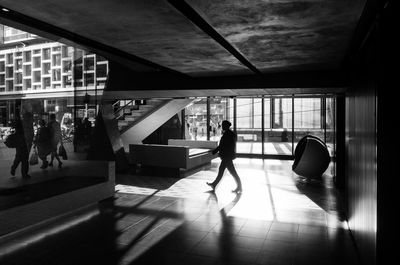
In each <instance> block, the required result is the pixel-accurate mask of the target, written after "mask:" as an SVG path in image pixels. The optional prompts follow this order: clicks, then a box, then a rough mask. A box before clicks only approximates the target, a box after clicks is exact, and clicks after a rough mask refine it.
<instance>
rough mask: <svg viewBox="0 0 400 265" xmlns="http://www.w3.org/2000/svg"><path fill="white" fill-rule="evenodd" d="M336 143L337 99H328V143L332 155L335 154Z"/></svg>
mask: <svg viewBox="0 0 400 265" xmlns="http://www.w3.org/2000/svg"><path fill="white" fill-rule="evenodd" d="M335 144H336V99H335V98H333V97H332V98H327V99H326V145H327V146H328V150H329V153H330V155H331V156H332V157H333V156H335Z"/></svg>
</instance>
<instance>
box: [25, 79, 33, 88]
mask: <svg viewBox="0 0 400 265" xmlns="http://www.w3.org/2000/svg"><path fill="white" fill-rule="evenodd" d="M31 87H32V82H31V80H30V79H24V89H25V90H28V89H31Z"/></svg>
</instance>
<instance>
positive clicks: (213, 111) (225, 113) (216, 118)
mask: <svg viewBox="0 0 400 265" xmlns="http://www.w3.org/2000/svg"><path fill="white" fill-rule="evenodd" d="M232 104H233V101H232V100H231V101H230V100H229V99H228V98H210V128H209V129H210V140H213V141H218V140H219V139H220V138H221V133H222V131H221V123H222V121H223V120H230V121H231V123H232V124H233V117H232V116H230V111H229V110H230V109H231V108H232V109H233V105H232ZM232 129H233V128H232Z"/></svg>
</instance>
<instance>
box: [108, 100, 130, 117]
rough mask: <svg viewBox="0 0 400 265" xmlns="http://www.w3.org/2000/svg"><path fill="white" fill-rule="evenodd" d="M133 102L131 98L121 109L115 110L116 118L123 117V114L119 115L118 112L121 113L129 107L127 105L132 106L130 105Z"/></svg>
mask: <svg viewBox="0 0 400 265" xmlns="http://www.w3.org/2000/svg"><path fill="white" fill-rule="evenodd" d="M120 101H121V100H119V101H117V102H120ZM117 102H116V103H117ZM132 102H133V99H131V100H130V101H129V102H128V103H127V104H125V105H124V106H122V107H120V108H119V109H117V110H116V111H115V112H114V116H115V118H116V119H119V118H120V117H122V116H123V114H121V115H118V113H120V112H121V111H123V110H124V109H125V108H127V106H130V105H131V104H132ZM116 103H114V104H113V106H114V105H115V104H116Z"/></svg>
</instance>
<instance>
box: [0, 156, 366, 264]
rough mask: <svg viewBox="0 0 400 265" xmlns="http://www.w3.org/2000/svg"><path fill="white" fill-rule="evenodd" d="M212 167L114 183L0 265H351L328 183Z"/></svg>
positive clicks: (247, 165)
mask: <svg viewBox="0 0 400 265" xmlns="http://www.w3.org/2000/svg"><path fill="white" fill-rule="evenodd" d="M218 163H219V161H218V159H216V160H214V161H213V163H212V164H211V166H210V167H209V168H205V169H204V170H202V171H199V172H197V173H195V174H193V175H190V176H188V177H186V178H182V179H177V178H168V176H164V177H148V176H147V177H138V176H128V175H120V176H118V183H119V184H118V185H117V186H116V191H117V192H116V195H115V198H114V199H110V200H106V201H103V202H102V203H101V204H100V207H99V209H97V208H96V209H92V210H91V211H85V212H84V213H82V214H80V215H76V216H73V217H70V218H69V219H68V220H65V221H64V222H63V223H62V224H60V223H57V224H54V225H52V226H48V227H47V229H46V230H45V231H44V230H43V231H40V233H38V234H36V235H30V236H29V237H24V238H18V239H15V240H13V242H11V243H7V244H4V246H3V247H1V248H0V251H1V252H2V254H0V255H2V258H0V264H2V265H3V264H132V265H133V264H296V265H298V264H359V263H358V261H357V255H356V251H355V248H354V246H353V244H352V241H351V237H350V234H349V232H348V230H347V228H346V223H345V222H344V221H343V218H342V212H341V205H342V204H341V200H340V194H339V193H338V192H337V190H335V189H334V188H333V185H332V180H331V178H330V177H329V174H327V175H325V176H324V178H323V180H322V181H318V182H317V181H316V182H311V183H304V182H303V181H300V179H299V178H298V176H296V175H295V174H294V173H292V171H291V161H280V160H260V159H244V158H243V159H242V158H241V159H237V160H235V165H236V167H237V171H238V173H239V175H240V176H241V179H242V181H243V193H242V194H241V195H237V194H234V193H232V192H231V190H232V189H234V188H235V184H234V182H233V179H232V177H231V176H230V175H229V173H226V175H225V177H224V178H223V180H222V182H221V184H220V186H218V187H217V190H216V192H215V193H212V192H210V191H209V188H208V186H207V185H206V184H205V182H206V181H210V180H212V179H213V178H214V177H215V175H216V171H217V169H218Z"/></svg>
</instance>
